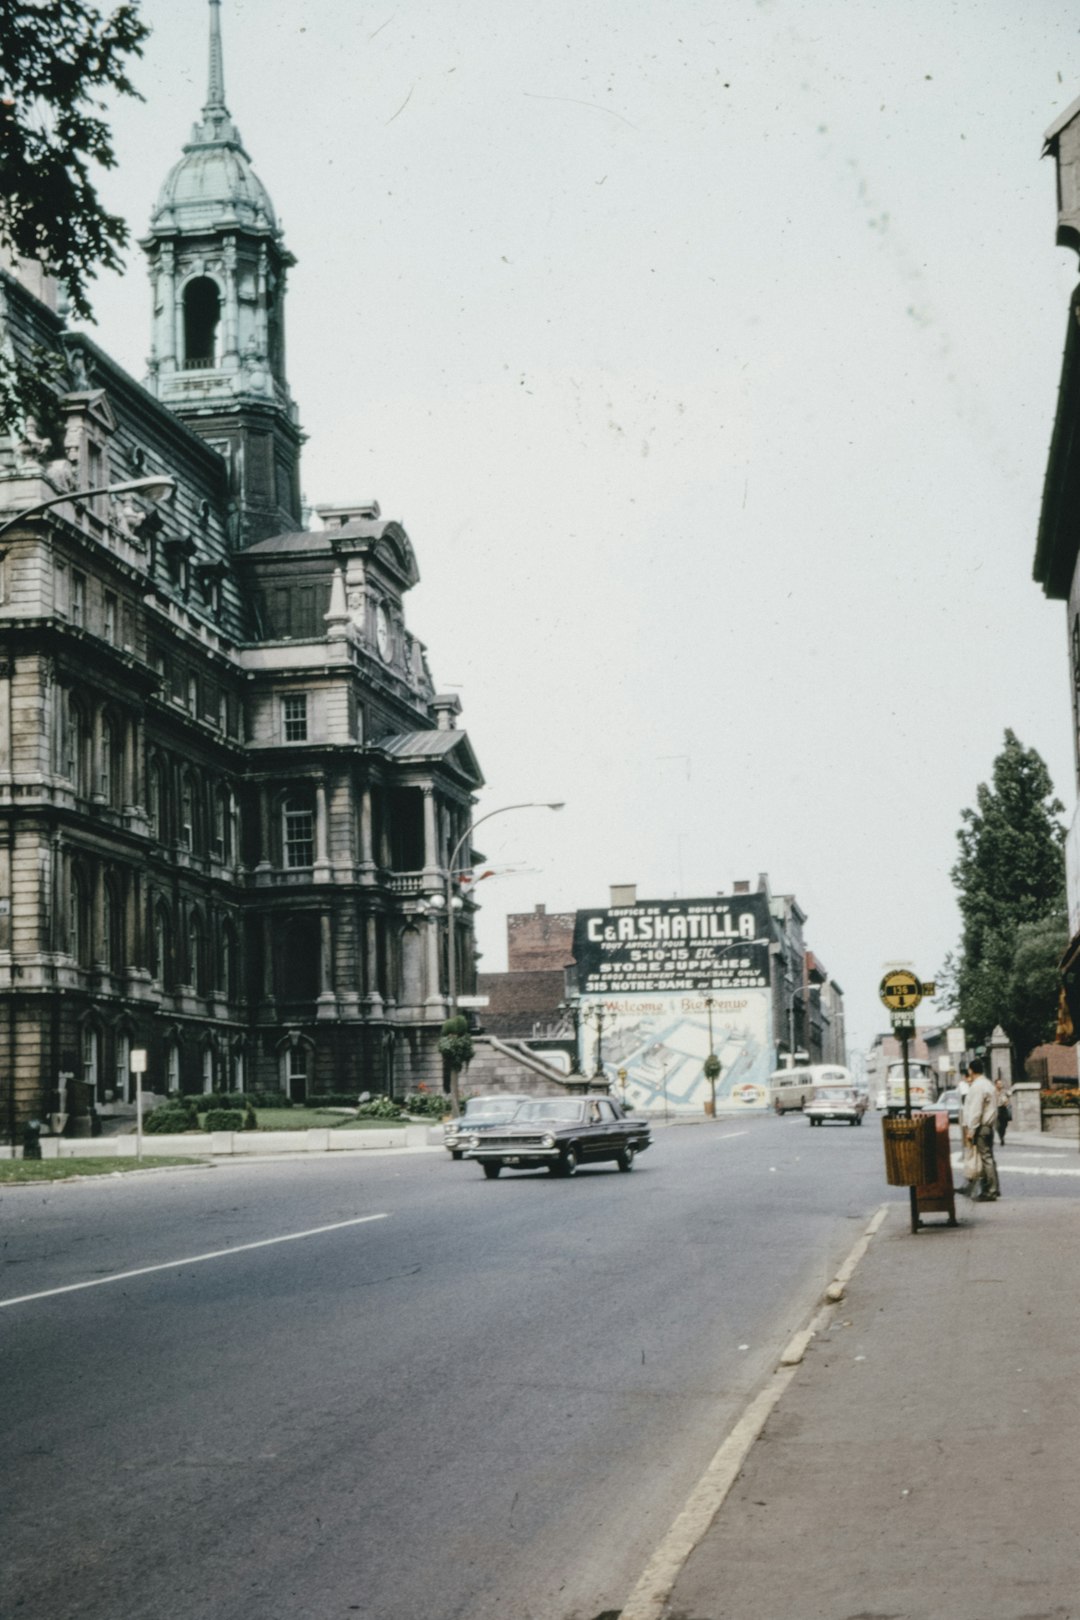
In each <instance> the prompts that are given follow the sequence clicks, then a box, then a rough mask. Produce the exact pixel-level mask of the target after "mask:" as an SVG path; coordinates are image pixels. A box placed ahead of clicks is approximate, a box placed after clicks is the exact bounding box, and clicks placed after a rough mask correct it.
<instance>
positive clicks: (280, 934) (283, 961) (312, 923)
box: [274, 912, 321, 1001]
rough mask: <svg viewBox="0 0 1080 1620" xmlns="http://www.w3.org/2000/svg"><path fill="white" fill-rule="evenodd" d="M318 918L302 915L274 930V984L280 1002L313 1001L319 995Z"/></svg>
mask: <svg viewBox="0 0 1080 1620" xmlns="http://www.w3.org/2000/svg"><path fill="white" fill-rule="evenodd" d="M320 949H321V941H320V934H319V919H318V917H317V916H315V915H314V914H313V913H311V912H299V913H297V915H295V916H292V917H289V918H287V919H283V921H282V922H281V923H280V924H279V925H278V926H277V927H276V928H275V930H274V954H275V964H274V984H275V989H276V993H277V996H278V998H279V1000H281V1001H314V999H315V997H316V996H317V995H318V994H319V955H320Z"/></svg>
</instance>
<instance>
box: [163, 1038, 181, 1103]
mask: <svg viewBox="0 0 1080 1620" xmlns="http://www.w3.org/2000/svg"><path fill="white" fill-rule="evenodd" d="M165 1063H166V1072H167V1073H168V1076H169V1090H170V1091H171V1092H176V1091H179V1090H180V1048H179V1046H178V1045H177V1044H176V1042H175V1041H170V1042H169V1049H168V1053H167V1055H166V1059H165Z"/></svg>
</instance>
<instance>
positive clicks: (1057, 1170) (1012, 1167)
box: [953, 1156, 1080, 1176]
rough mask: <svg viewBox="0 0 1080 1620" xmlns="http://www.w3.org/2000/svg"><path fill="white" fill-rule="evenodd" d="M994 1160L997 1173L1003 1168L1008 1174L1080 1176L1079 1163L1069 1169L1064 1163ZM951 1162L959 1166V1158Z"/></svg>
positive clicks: (956, 1157) (955, 1157)
mask: <svg viewBox="0 0 1080 1620" xmlns="http://www.w3.org/2000/svg"><path fill="white" fill-rule="evenodd" d="M995 1162H996V1163H997V1167H998V1174H999V1175H1000V1174H1001V1172H1002V1171H1003V1170H1004V1171H1005V1172H1006V1174H1007V1175H1010V1176H1080V1165H1077V1166H1076V1168H1075V1169H1070V1167H1069V1166H1068V1165H1064V1164H1061V1165H1058V1164H1055V1165H1052V1166H1051V1165H1049V1164H1002V1163H1001V1160H1000V1159H998V1160H996V1161H995ZM953 1163H954V1165H956V1166H957V1167H960V1165H961V1160H960V1158H959V1157H958V1156H954V1158H953Z"/></svg>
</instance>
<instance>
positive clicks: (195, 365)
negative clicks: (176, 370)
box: [184, 276, 221, 371]
mask: <svg viewBox="0 0 1080 1620" xmlns="http://www.w3.org/2000/svg"><path fill="white" fill-rule="evenodd" d="M220 321H221V293H220V291H219V290H218V285H217V282H216V281H212V280H211V279H210V277H209V276H196V278H195V280H194V281H189V282H188V284H187V286H186V287H185V288H184V366H185V369H186V370H188V371H209V370H211V369H212V368H213V367H214V366H215V365H216V363H217V341H218V326H219V324H220Z"/></svg>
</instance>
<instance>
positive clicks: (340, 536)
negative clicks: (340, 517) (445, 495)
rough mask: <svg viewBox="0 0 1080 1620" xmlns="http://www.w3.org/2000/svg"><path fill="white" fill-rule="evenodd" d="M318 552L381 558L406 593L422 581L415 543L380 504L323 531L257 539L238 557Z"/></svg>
mask: <svg viewBox="0 0 1080 1620" xmlns="http://www.w3.org/2000/svg"><path fill="white" fill-rule="evenodd" d="M318 510H319V511H320V512H330V511H331V510H332V509H331V508H329V507H327V508H321V507H320V508H319V509H318ZM318 552H322V553H323V554H324V555H326V556H342V555H346V556H347V555H349V554H351V553H355V554H357V555H360V556H365V555H366V556H374V557H377V558H378V560H379V561H380V562H381V563H382V564H383V565H384V566H385V567H387V568H388V569H389V570H390V572H391V573H392V574H394V575H395V576H396V577H397V580H398V582H399V584H400V585H401V587H402V589H405V590H407V589H409V588H410V587H411V586H413V585H416V584H417V583H418V582H419V579H420V570H419V568H418V567H417V564H416V554H415V552H414V551H413V548H412V541H411V540H410V539H409V536H408V535H407V534H406V532H405V530H404V528H403V527H402V525H401V524H400V523H399V522H398V521H397V520H396V519H395V518H383V517H381V516H380V515H379V508H378V504H377V503H375V504H374V505H373V506H371V507H370V508H368V509H366V511H365V512H364V514H363V515H362V516H350V517H349V518H348V520H347V521H345V522H338V523H327V525H326V526H325V527H324V528H322V529H306V530H297V531H295V532H291V533H287V534H274V535H270V536H269V538H268V539H266V540H256V541H255V542H254V544H252V545H250V546H245V548H244V550H243V551H242V552H240V553H238V556H239V557H240V558H244V557H252V558H259V557H278V556H288V555H295V554H298V553H308V554H311V553H318Z"/></svg>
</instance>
